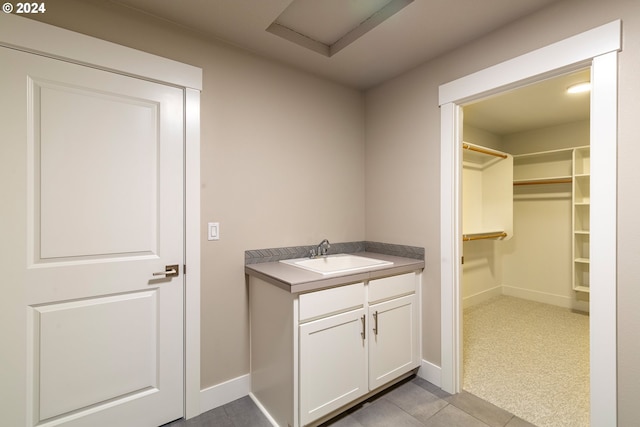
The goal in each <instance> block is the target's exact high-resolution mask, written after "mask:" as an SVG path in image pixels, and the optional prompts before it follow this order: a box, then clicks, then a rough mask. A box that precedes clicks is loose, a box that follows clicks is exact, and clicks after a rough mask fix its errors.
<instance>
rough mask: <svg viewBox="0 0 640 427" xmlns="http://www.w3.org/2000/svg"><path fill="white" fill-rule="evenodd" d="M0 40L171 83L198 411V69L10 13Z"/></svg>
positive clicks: (0, 22) (193, 404) (188, 367)
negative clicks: (176, 97) (177, 97)
mask: <svg viewBox="0 0 640 427" xmlns="http://www.w3.org/2000/svg"><path fill="white" fill-rule="evenodd" d="M0 46H5V47H8V48H12V49H18V50H22V51H25V52H30V53H34V54H38V55H43V56H48V57H51V58H55V59H59V60H62V61H67V62H72V63H77V64H81V65H86V66H90V67H93V68H98V69H103V70H106V71H111V72H116V73H119V74H123V75H127V76H131V77H136V78H140V79H146V80H151V81H155V82H160V83H164V84H168V85H171V86H177V87H180V88H182V89H183V92H184V104H185V165H184V166H185V167H184V170H185V177H184V179H185V200H186V201H185V206H184V209H185V233H184V234H185V246H184V247H185V254H184V259H185V260H186V261H185V262H186V264H185V265H186V266H187V269H188V270H187V271H188V274H185V276H184V278H185V307H184V308H185V309H184V312H185V319H184V322H185V342H184V360H185V375H184V378H185V384H184V387H185V389H184V390H185V392H184V399H185V414H184V416H185V418H192V417H194V416H196V415H199V414H200V91H201V90H202V70H201V69H200V68H197V67H193V66H191V65H187V64H183V63H180V62H176V61H173V60H170V59H166V58H162V57H159V56H155V55H151V54H148V53H146V52H142V51H138V50H135V49H131V48H127V47H124V46H120V45H117V44H114V43H110V42H107V41H104V40H99V39H96V38H93V37H89V36H85V35H82V34H79V33H75V32H72V31H69V30H65V29H61V28H58V27H55V26H52V25H48V24H43V23H40V22H37V21H33V20H30V19H26V18H22V17H19V16H16V15H11V14H0Z"/></svg>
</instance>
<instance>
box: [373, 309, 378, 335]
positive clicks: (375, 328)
mask: <svg viewBox="0 0 640 427" xmlns="http://www.w3.org/2000/svg"><path fill="white" fill-rule="evenodd" d="M379 331H380V330H379V329H378V312H377V311H376V312H375V313H373V333H374V334H375V335H376V336H378V332H379Z"/></svg>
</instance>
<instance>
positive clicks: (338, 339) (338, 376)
mask: <svg viewBox="0 0 640 427" xmlns="http://www.w3.org/2000/svg"><path fill="white" fill-rule="evenodd" d="M367 338H368V337H367V336H366V311H365V309H364V308H361V309H359V310H353V311H349V312H346V313H341V314H337V315H335V316H330V317H326V318H324V319H320V320H316V321H313V322H309V323H305V324H303V325H300V425H303V426H304V425H307V424H308V423H310V422H312V421H314V420H317V419H318V418H320V417H322V416H324V415H327V414H328V413H330V412H332V411H335V410H336V409H338V408H340V407H342V406H344V405H346V404H347V403H349V402H351V401H352V400H354V399H356V398H358V397H360V396H362V395H363V394H365V393H367V392H368V391H369V390H368V388H367V351H366V349H367Z"/></svg>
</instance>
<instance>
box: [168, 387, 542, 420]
mask: <svg viewBox="0 0 640 427" xmlns="http://www.w3.org/2000/svg"><path fill="white" fill-rule="evenodd" d="M329 426H331V427H389V426H393V427H425V426H426V427H535V426H534V425H533V424H530V423H528V422H526V421H524V420H522V419H520V418H518V417H516V416H514V415H513V414H511V413H509V412H506V411H504V410H503V409H500V408H498V407H497V406H494V405H492V404H490V403H488V402H486V401H484V400H482V399H480V398H478V397H475V396H473V395H472V394H469V393H467V392H462V393H460V394H457V395H453V396H452V395H450V394H448V393H445V392H443V391H442V390H441V389H440V388H438V387H436V386H434V385H433V384H431V383H429V382H427V381H425V380H423V379H422V378H418V377H413V378H411V379H409V380H406V381H404V382H402V383H400V384H398V385H397V386H395V387H392V388H391V389H389V390H386V391H384V392H382V393H380V394H378V395H376V396H374V397H372V398H371V399H369V400H368V401H366V402H364V403H363V404H361V405H359V406H356V407H355V408H353V409H351V410H350V411H348V412H347V413H345V414H342V415H341V416H339V417H337V418H336V419H333V420H331V421H329V422H327V423H325V424H323V425H322V427H329ZM164 427H272V426H271V424H270V423H269V421H268V420H267V419H266V418H265V417H264V415H262V413H261V412H260V410H259V409H258V408H257V407H256V405H255V404H254V403H253V401H252V400H251V398H249V397H248V396H245V397H243V398H241V399H238V400H236V401H233V402H231V403H228V404H226V405H224V406H221V407H219V408H215V409H212V410H211V411H208V412H205V413H204V414H202V415H200V416H198V417H196V418H192V419H190V420H187V421H185V420H179V421H174V422H173V423H169V424H166V425H165V426H164Z"/></svg>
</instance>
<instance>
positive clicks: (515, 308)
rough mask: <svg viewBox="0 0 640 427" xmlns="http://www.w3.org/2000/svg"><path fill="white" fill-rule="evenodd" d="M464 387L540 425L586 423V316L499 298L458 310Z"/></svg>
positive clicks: (581, 426)
mask: <svg viewBox="0 0 640 427" xmlns="http://www.w3.org/2000/svg"><path fill="white" fill-rule="evenodd" d="M463 331H464V352H463V354H464V383H463V384H464V385H463V388H464V389H465V390H466V391H468V392H469V393H472V394H474V395H476V396H478V397H480V398H482V399H485V400H487V401H488V402H491V403H493V404H494V405H496V406H499V407H500V408H503V409H505V410H507V411H509V412H511V413H513V414H515V415H517V416H518V417H520V418H522V419H524V420H526V421H529V422H530V423H532V424H535V425H536V426H538V427H574V426H575V427H585V426H588V425H589V316H588V315H587V314H584V313H576V312H572V311H571V310H569V309H565V308H561V307H556V306H553V305H548V304H542V303H537V302H533V301H527V300H523V299H519V298H514V297H508V296H499V297H495V298H492V299H490V300H488V301H486V302H483V303H481V304H477V305H475V306H472V307H469V308H467V309H465V311H464V328H463Z"/></svg>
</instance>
